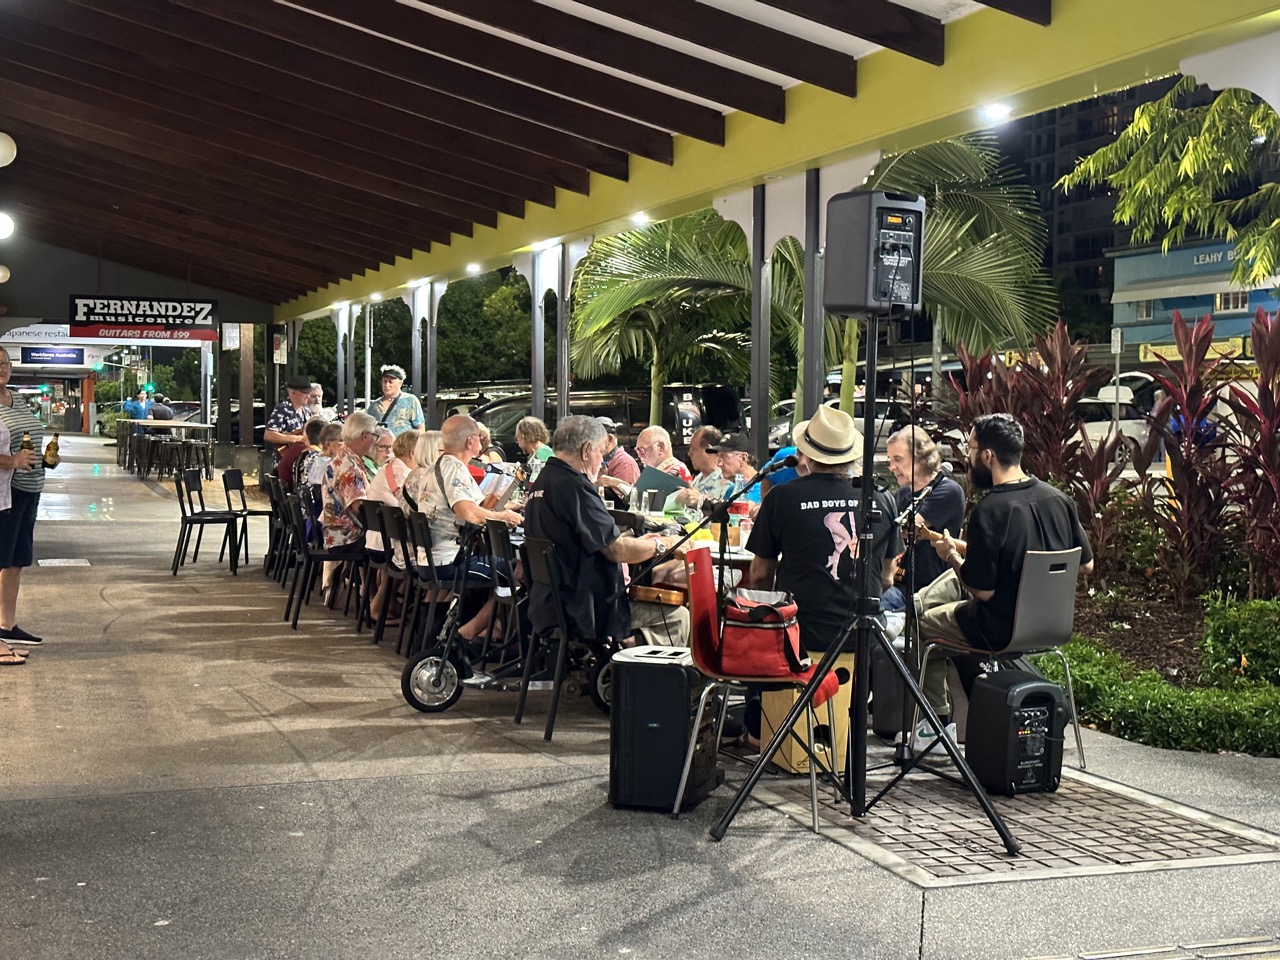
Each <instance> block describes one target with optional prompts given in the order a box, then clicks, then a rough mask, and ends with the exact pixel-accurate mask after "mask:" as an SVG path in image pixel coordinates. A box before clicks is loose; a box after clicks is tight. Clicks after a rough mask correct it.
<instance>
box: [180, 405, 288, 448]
mask: <svg viewBox="0 0 1280 960" xmlns="http://www.w3.org/2000/svg"><path fill="white" fill-rule="evenodd" d="M178 419H179V420H199V419H200V405H199V404H196V408H195V409H194V410H192V411H191V412H190V413H187V414H184V415H182V416H180V417H178ZM209 422H210V423H211V424H213V437H214V439H215V440H216V439H217V438H218V407H217V405H216V404H215V405H214V408H213V412H212V414H211V415H210V417H209ZM266 429H267V405H266V404H265V403H262V402H261V401H257V402H255V403H254V405H253V445H254V446H255V447H262V446H264V444H265V441H264V440H263V433H264V432H265V431H266ZM231 442H232V443H236V444H238V443H239V442H240V401H239V400H232V401H231Z"/></svg>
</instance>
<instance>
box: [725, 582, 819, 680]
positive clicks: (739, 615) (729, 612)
mask: <svg viewBox="0 0 1280 960" xmlns="http://www.w3.org/2000/svg"><path fill="white" fill-rule="evenodd" d="M808 666H809V660H808V659H802V658H801V656H800V625H799V624H798V623H797V622H796V602H795V600H794V599H793V598H792V596H791V594H789V593H781V592H778V591H773V590H739V591H738V592H737V594H736V595H734V596H732V597H730V598H729V599H728V601H727V602H726V603H725V608H724V626H723V627H722V628H721V630H720V669H721V670H723V671H724V672H725V673H726V674H729V675H730V676H736V677H790V676H791V675H792V674H796V673H800V672H801V671H802V670H804V669H805V668H806V667H808Z"/></svg>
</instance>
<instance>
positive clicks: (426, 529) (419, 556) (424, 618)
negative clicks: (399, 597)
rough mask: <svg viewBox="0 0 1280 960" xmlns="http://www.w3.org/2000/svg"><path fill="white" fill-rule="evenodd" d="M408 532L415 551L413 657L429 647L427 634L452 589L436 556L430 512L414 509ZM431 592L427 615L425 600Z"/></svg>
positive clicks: (410, 654) (411, 622)
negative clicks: (442, 595) (443, 597)
mask: <svg viewBox="0 0 1280 960" xmlns="http://www.w3.org/2000/svg"><path fill="white" fill-rule="evenodd" d="M405 533H407V534H408V536H409V549H410V551H411V552H412V554H413V579H412V580H411V581H410V582H409V583H410V590H411V597H410V599H409V600H408V601H407V602H408V603H409V607H410V610H409V627H408V636H409V647H408V649H407V650H406V651H405V653H406V655H407V656H408V657H409V658H410V659H412V658H413V657H414V656H415V655H416V654H417V653H418V651H420V650H422V649H423V648H425V647H426V646H427V637H428V636H429V635H430V633H431V629H432V627H433V626H434V625H435V619H436V611H437V610H438V609H439V606H440V594H441V593H443V592H444V591H446V590H448V589H449V587H450V584H449V583H446V582H444V581H443V580H441V579H440V574H439V572H438V570H437V569H436V564H435V559H434V558H433V556H432V548H433V541H432V538H431V524H430V523H429V522H428V520H427V516H426V514H424V513H422V512H421V511H420V510H414V511H412V512H410V513H409V514H407V515H406V516H405ZM428 594H430V597H431V599H430V601H429V602H428V603H427V609H426V613H425V615H424V614H423V610H422V600H423V598H424V597H425V596H427V595H428Z"/></svg>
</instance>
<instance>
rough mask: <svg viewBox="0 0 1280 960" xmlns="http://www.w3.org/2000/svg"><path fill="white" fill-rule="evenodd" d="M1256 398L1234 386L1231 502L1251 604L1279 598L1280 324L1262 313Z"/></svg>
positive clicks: (1256, 323)
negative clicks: (1239, 529)
mask: <svg viewBox="0 0 1280 960" xmlns="http://www.w3.org/2000/svg"><path fill="white" fill-rule="evenodd" d="M1251 340H1252V343H1253V359H1254V363H1256V364H1257V365H1258V385H1257V396H1256V397H1255V396H1254V395H1253V393H1252V392H1251V391H1249V390H1247V389H1244V388H1243V387H1241V386H1239V385H1237V384H1232V385H1231V387H1230V389H1229V390H1228V392H1227V397H1226V402H1227V404H1228V405H1229V406H1230V407H1231V411H1232V413H1233V414H1234V418H1235V421H1236V430H1237V435H1236V436H1235V437H1234V438H1233V442H1232V443H1231V444H1230V452H1231V455H1232V456H1233V457H1234V458H1235V459H1236V466H1235V469H1234V470H1233V471H1232V475H1231V479H1230V484H1229V486H1228V490H1227V496H1228V498H1229V499H1230V501H1231V503H1232V504H1233V505H1235V506H1236V507H1237V508H1238V510H1239V513H1238V517H1239V520H1240V524H1241V527H1242V528H1243V534H1244V549H1245V552H1246V553H1247V554H1248V557H1249V598H1250V599H1255V598H1259V599H1261V598H1266V597H1274V596H1277V595H1280V323H1278V322H1277V315H1274V314H1273V315H1271V316H1268V315H1267V314H1265V313H1263V311H1262V308H1261V307H1259V308H1258V312H1257V314H1256V315H1255V316H1254V318H1253V329H1252V333H1251Z"/></svg>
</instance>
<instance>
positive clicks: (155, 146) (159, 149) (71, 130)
mask: <svg viewBox="0 0 1280 960" xmlns="http://www.w3.org/2000/svg"><path fill="white" fill-rule="evenodd" d="M6 114H7V115H8V116H9V117H11V118H16V119H19V120H23V121H25V122H27V123H29V124H32V125H35V126H39V127H42V128H44V129H53V130H59V131H61V132H62V133H64V134H69V135H71V136H75V137H81V138H84V139H85V140H88V141H89V142H90V143H94V144H97V145H99V146H100V147H105V148H108V149H110V150H123V151H125V152H126V153H131V154H134V155H137V156H143V157H153V158H155V159H158V160H161V161H163V162H164V163H165V164H166V165H168V166H171V167H172V168H174V169H175V170H182V171H187V170H190V171H197V172H200V173H203V174H206V175H210V176H218V177H222V178H223V179H226V180H229V181H230V182H233V183H234V182H245V183H249V184H251V185H254V186H257V187H260V188H261V189H263V190H265V191H267V192H268V193H273V194H275V195H277V196H281V197H285V198H288V197H289V196H291V195H293V194H295V193H298V192H308V191H314V193H315V194H316V196H317V197H328V198H342V199H345V200H347V201H348V202H350V203H354V204H357V205H359V206H362V207H365V208H366V215H367V216H370V217H372V216H374V215H375V212H376V211H378V210H387V211H388V212H392V213H395V214H398V215H408V216H414V217H421V218H422V219H423V221H424V222H426V223H430V224H433V225H436V226H440V227H445V228H447V229H449V230H450V231H451V232H453V233H464V234H469V233H470V232H471V221H469V220H467V219H465V218H463V217H450V216H446V215H444V214H441V213H439V212H438V211H436V210H434V209H432V208H431V207H425V206H423V205H422V204H420V203H419V204H415V203H414V202H413V201H411V200H407V199H404V198H396V197H386V196H383V195H382V194H381V193H376V192H369V191H366V190H363V189H360V188H357V187H354V186H347V185H344V184H341V183H339V182H337V181H334V180H330V179H326V178H323V177H315V176H311V175H310V174H307V173H302V172H299V171H290V170H286V169H284V168H282V167H280V166H278V165H276V164H272V163H269V162H265V161H260V160H257V159H254V158H252V157H248V156H244V155H241V156H239V157H238V158H237V159H236V161H235V162H228V161H229V158H228V157H227V156H226V155H225V154H222V153H219V151H216V150H213V151H206V150H205V149H204V146H203V144H200V143H192V142H187V141H185V140H184V139H183V138H181V137H179V136H172V137H168V138H164V137H159V136H158V134H159V133H160V132H161V131H157V130H155V129H147V128H146V127H145V126H144V125H141V124H136V123H131V122H129V121H128V120H127V119H126V118H119V117H111V118H109V117H106V116H105V115H104V114H103V113H102V112H101V111H97V110H95V109H94V108H93V107H92V106H89V105H86V104H78V103H75V102H73V101H67V100H66V99H65V98H59V97H53V96H51V95H49V94H46V93H44V92H43V91H40V90H38V89H36V88H34V87H30V86H26V85H22V84H15V83H12V82H10V81H7V80H0V116H3V115H6Z"/></svg>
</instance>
